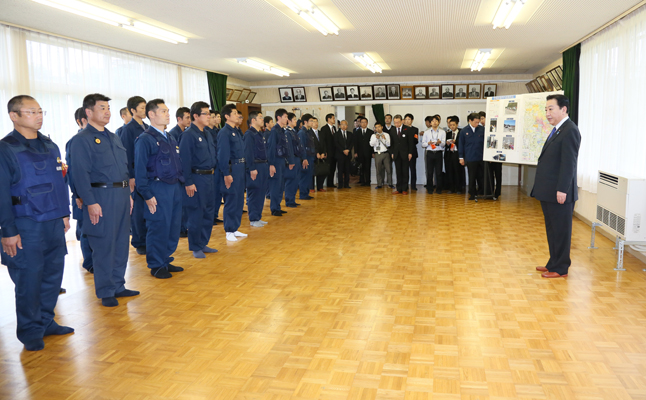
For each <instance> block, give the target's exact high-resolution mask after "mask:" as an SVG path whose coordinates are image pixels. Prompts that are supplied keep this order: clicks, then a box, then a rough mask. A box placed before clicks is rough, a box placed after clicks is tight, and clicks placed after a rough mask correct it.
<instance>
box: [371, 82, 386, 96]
mask: <svg viewBox="0 0 646 400" xmlns="http://www.w3.org/2000/svg"><path fill="white" fill-rule="evenodd" d="M372 89H373V91H374V93H375V100H386V99H387V98H388V97H387V96H386V85H374V86H373V87H372Z"/></svg>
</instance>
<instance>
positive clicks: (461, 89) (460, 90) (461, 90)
mask: <svg viewBox="0 0 646 400" xmlns="http://www.w3.org/2000/svg"><path fill="white" fill-rule="evenodd" d="M455 98H456V99H466V98H467V85H455Z"/></svg>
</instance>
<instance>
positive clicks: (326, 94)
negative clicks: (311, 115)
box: [323, 90, 332, 100]
mask: <svg viewBox="0 0 646 400" xmlns="http://www.w3.org/2000/svg"><path fill="white" fill-rule="evenodd" d="M323 100H332V96H331V95H330V92H329V91H327V90H324V91H323Z"/></svg>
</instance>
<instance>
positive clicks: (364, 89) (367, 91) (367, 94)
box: [359, 86, 386, 100]
mask: <svg viewBox="0 0 646 400" xmlns="http://www.w3.org/2000/svg"><path fill="white" fill-rule="evenodd" d="M359 92H361V100H372V86H359ZM383 94H384V97H385V96H386V91H385V90H384V91H383Z"/></svg>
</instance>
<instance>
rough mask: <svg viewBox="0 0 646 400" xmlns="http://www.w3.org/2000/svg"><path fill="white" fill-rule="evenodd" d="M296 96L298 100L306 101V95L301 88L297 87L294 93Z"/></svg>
mask: <svg viewBox="0 0 646 400" xmlns="http://www.w3.org/2000/svg"><path fill="white" fill-rule="evenodd" d="M294 98H295V99H296V100H301V101H304V100H305V95H304V94H303V93H301V90H300V89H296V94H295V95H294Z"/></svg>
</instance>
